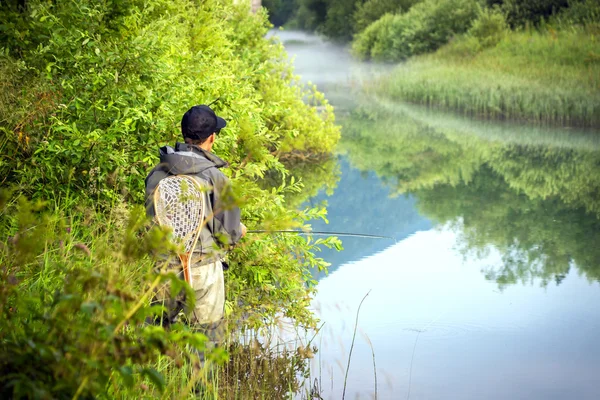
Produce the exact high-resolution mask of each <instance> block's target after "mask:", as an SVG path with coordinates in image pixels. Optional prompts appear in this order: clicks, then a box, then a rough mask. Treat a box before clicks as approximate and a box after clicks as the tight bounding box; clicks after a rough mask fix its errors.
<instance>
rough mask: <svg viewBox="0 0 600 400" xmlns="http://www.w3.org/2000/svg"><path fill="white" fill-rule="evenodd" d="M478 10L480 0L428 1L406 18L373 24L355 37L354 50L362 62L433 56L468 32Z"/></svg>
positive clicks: (400, 16)
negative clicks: (457, 35) (418, 55)
mask: <svg viewBox="0 0 600 400" xmlns="http://www.w3.org/2000/svg"><path fill="white" fill-rule="evenodd" d="M477 10H478V2H477V1H476V0H443V1H437V0H425V1H423V2H420V3H418V4H416V5H414V6H413V7H412V8H411V9H410V10H409V11H408V12H406V13H404V14H400V15H395V16H394V17H392V18H390V17H382V18H385V20H384V21H382V22H380V21H381V20H378V21H376V22H374V23H373V24H371V25H370V26H369V27H367V29H365V30H364V31H363V32H362V33H360V34H358V35H357V36H356V37H355V40H354V43H353V45H352V50H353V53H354V54H355V55H356V56H357V57H360V58H362V59H369V58H372V59H375V60H384V61H399V60H403V59H406V58H408V57H410V56H413V55H417V54H423V53H427V52H431V51H434V50H436V49H438V48H439V47H440V46H442V45H444V44H446V43H447V42H448V41H449V40H450V39H451V38H452V37H453V36H454V35H456V34H460V33H464V32H466V31H467V30H468V29H469V28H470V26H471V23H472V21H473V20H474V19H475V18H476V17H477Z"/></svg>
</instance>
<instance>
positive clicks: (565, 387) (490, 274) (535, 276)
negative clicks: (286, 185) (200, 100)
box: [279, 32, 600, 400]
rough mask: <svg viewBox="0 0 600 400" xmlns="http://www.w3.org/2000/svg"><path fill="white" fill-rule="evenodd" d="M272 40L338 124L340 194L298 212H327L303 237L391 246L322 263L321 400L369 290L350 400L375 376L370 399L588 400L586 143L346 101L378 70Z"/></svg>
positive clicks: (597, 258)
mask: <svg viewBox="0 0 600 400" xmlns="http://www.w3.org/2000/svg"><path fill="white" fill-rule="evenodd" d="M279 35H281V37H282V41H283V42H284V43H287V44H286V48H287V49H288V50H289V52H290V53H292V54H293V55H294V56H295V57H296V62H295V63H296V72H297V73H298V74H300V75H301V76H302V77H303V79H304V80H305V81H306V80H311V81H313V82H314V83H316V84H317V85H318V86H319V88H320V89H321V90H323V91H325V94H326V95H327V97H328V98H329V99H330V100H331V102H332V104H333V105H334V106H336V116H337V118H338V120H339V121H340V123H341V124H342V143H341V145H340V155H339V172H340V174H341V177H340V180H339V182H338V183H337V187H335V188H334V186H329V189H330V190H329V192H328V193H321V194H319V195H318V196H314V197H313V195H314V192H315V190H314V188H316V187H318V185H313V186H311V189H310V190H307V193H309V192H310V196H309V197H311V199H312V200H308V197H305V198H302V201H313V202H322V201H326V202H327V204H328V214H329V225H324V224H321V223H315V224H314V228H315V229H318V230H335V231H346V232H363V233H371V234H380V235H389V236H394V237H396V238H397V243H393V242H390V241H384V240H372V239H348V238H346V239H344V240H343V241H344V247H345V250H344V251H343V252H341V253H332V252H324V253H323V254H322V255H323V257H324V258H325V259H326V260H327V261H329V262H331V263H332V267H331V271H332V272H331V274H330V275H329V276H327V277H321V279H320V281H319V285H318V295H317V298H316V299H315V302H314V306H315V309H316V311H317V312H318V314H319V316H320V317H321V319H322V321H323V322H324V323H325V326H324V328H323V330H322V332H321V333H320V335H319V336H318V338H317V339H316V340H315V343H316V344H317V345H318V347H319V353H318V355H317V357H316V358H315V359H314V360H313V361H314V364H313V366H312V369H311V373H312V376H316V377H318V387H319V388H321V389H322V395H323V398H331V399H339V398H341V395H342V390H343V387H344V374H345V370H346V364H347V362H348V357H349V349H350V344H351V342H352V337H353V329H354V321H355V318H356V310H357V307H358V304H359V303H360V301H361V299H362V298H363V296H364V295H365V294H366V293H367V292H368V291H369V290H370V291H371V292H370V295H369V296H368V298H367V299H366V300H365V303H364V305H363V307H362V309H361V312H360V315H359V323H358V335H357V338H356V342H355V347H354V352H353V355H352V360H351V363H350V369H349V371H348V374H349V375H348V381H347V383H348V385H347V391H346V397H347V398H372V396H373V394H374V391H375V390H374V389H375V380H374V370H376V371H377V377H378V396H379V397H378V398H380V399H398V398H410V399H449V398H450V399H544V400H546V399H597V398H599V397H600V390H599V389H598V386H597V380H596V377H597V375H598V371H600V348H599V347H598V346H597V335H598V332H599V331H600V309H598V307H596V304H598V303H599V302H600V290H599V289H600V284H599V283H598V281H599V280H600V250H598V248H600V246H598V243H599V239H600V221H599V216H600V135H599V134H598V132H585V131H578V130H567V129H551V128H544V127H531V126H527V125H525V124H515V123H497V122H486V121H473V120H470V119H467V118H462V117H461V116H457V115H452V114H449V113H440V112H436V111H432V110H426V109H423V108H420V107H414V106H409V105H402V104H388V103H385V102H382V101H381V100H380V99H376V98H369V97H368V93H364V92H360V91H359V90H358V85H356V82H362V81H364V80H368V79H371V78H372V77H373V76H375V75H376V74H377V73H380V72H381V71H385V68H387V67H382V68H379V67H377V66H374V65H370V64H360V63H357V62H355V61H353V60H351V59H350V58H349V56H348V54H347V52H346V51H345V50H344V49H343V48H341V47H338V46H335V45H333V44H329V43H326V42H323V41H322V40H320V39H318V38H316V37H314V36H311V35H306V34H298V33H294V32H283V33H279ZM378 68H379V69H378ZM298 171H301V172H302V173H299V175H303V176H305V177H307V178H308V179H310V178H309V177H310V176H311V172H310V171H311V168H310V167H308V168H304V169H303V170H298ZM312 173H313V174H315V175H314V176H318V175H316V174H317V173H316V172H312ZM336 176H337V175H336ZM321 181H323V176H321V177H320V178H319V182H321ZM371 344H372V348H373V350H374V353H375V361H373V356H372V353H371Z"/></svg>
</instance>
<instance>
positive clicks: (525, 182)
mask: <svg viewBox="0 0 600 400" xmlns="http://www.w3.org/2000/svg"><path fill="white" fill-rule="evenodd" d="M434 122H435V123H430V122H429V121H428V118H427V117H423V116H418V115H417V116H415V115H414V114H413V115H409V113H406V112H394V113H390V112H386V111H381V109H379V110H376V111H373V110H368V109H365V108H361V109H357V110H356V111H354V112H353V113H351V114H350V116H349V117H348V118H346V119H345V120H344V121H342V123H343V126H344V128H343V132H344V134H343V138H342V148H343V150H344V151H345V152H346V153H347V154H348V158H349V160H350V162H351V164H352V165H353V166H354V167H356V168H358V169H360V170H363V171H369V170H370V171H375V173H376V174H377V175H378V176H379V177H380V178H381V179H383V180H384V181H385V182H386V184H387V185H389V186H390V187H391V189H392V191H393V192H394V193H396V194H401V193H406V194H411V195H412V196H413V197H414V198H415V199H416V204H417V208H418V210H419V212H420V213H421V214H422V215H423V216H425V217H427V218H429V219H431V220H432V221H434V222H436V223H439V224H446V225H449V226H451V227H452V228H453V229H454V230H455V231H457V232H458V233H459V234H460V236H461V239H460V245H461V248H462V250H463V252H464V253H465V254H469V255H473V254H474V255H478V256H484V255H486V254H487V253H488V252H489V251H490V250H491V249H496V250H498V251H500V253H501V254H502V264H501V265H497V266H490V267H489V268H486V269H485V270H484V271H483V272H484V274H485V276H486V277H487V278H488V279H493V280H495V281H496V282H498V284H499V286H500V287H504V286H506V285H510V284H514V283H518V282H520V283H531V282H533V281H539V282H540V283H541V284H542V285H547V284H549V283H551V282H554V283H556V284H560V282H561V280H562V279H563V278H564V277H565V276H566V274H567V273H568V272H569V270H570V268H571V267H576V268H577V269H578V270H579V271H580V273H582V274H584V275H585V276H586V277H587V278H588V279H590V280H600V246H598V243H600V220H599V217H600V150H599V149H598V148H597V147H594V146H589V147H587V148H586V147H584V146H580V145H578V146H576V147H570V146H569V145H568V141H565V140H561V141H559V142H557V143H552V141H550V140H546V141H544V140H539V141H538V143H537V144H531V141H532V140H531V136H532V135H533V134H529V137H526V136H527V134H523V135H522V136H521V137H523V138H525V137H526V139H527V141H526V140H522V141H521V140H519V139H518V138H517V139H515V138H514V135H513V136H511V140H510V141H503V140H499V139H498V132H497V130H496V131H494V136H493V137H492V138H488V139H486V131H485V127H483V128H482V125H477V124H471V125H469V124H468V123H465V124H464V125H462V126H459V125H457V123H456V121H455V120H454V121H451V123H450V122H449V123H448V124H447V125H448V126H452V128H444V123H443V121H440V120H439V117H438V119H436V120H435V121H434ZM519 129H520V130H521V131H523V130H524V128H523V127H520V128H519ZM535 131H536V133H535V134H536V135H543V134H544V130H543V129H540V128H536V130H535ZM548 131H551V130H548ZM570 134H571V135H572V133H570ZM507 136H508V135H507ZM587 138H589V136H585V134H583V138H577V140H574V142H577V143H578V144H580V143H581V142H582V141H584V142H585V140H587ZM590 143H595V141H593V140H590Z"/></svg>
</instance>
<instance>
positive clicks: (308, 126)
mask: <svg viewBox="0 0 600 400" xmlns="http://www.w3.org/2000/svg"><path fill="white" fill-rule="evenodd" d="M26 5H27V6H26V8H24V9H17V8H12V7H10V6H9V5H7V3H5V2H2V3H0V21H1V22H0V43H2V46H3V47H2V49H0V85H1V88H2V90H1V93H0V132H2V136H0V151H2V153H3V157H2V158H1V159H0V177H1V178H0V181H1V182H2V185H3V187H4V186H11V187H14V188H15V191H18V192H19V193H21V194H23V195H26V196H27V197H30V198H33V199H34V201H35V202H37V201H39V200H41V199H44V200H47V201H48V203H46V204H47V207H48V212H49V214H39V215H38V214H35V213H36V212H37V211H35V210H33V209H32V207H31V206H27V205H26V204H28V203H23V205H22V206H21V208H20V209H21V210H22V212H20V213H19V214H18V216H15V215H17V214H15V213H16V211H15V210H13V209H11V210H9V211H0V238H3V240H4V238H5V237H7V236H8V235H13V238H14V237H15V234H16V233H18V236H17V239H13V240H12V242H11V243H8V242H6V243H2V244H0V250H1V251H2V253H1V255H0V258H1V259H0V265H2V267H3V268H4V267H5V268H4V270H3V272H2V277H3V282H2V289H0V292H1V294H0V306H2V307H3V308H2V310H3V311H2V312H3V316H2V320H3V322H2V323H3V324H4V325H2V326H1V327H0V335H2V337H1V338H0V343H1V345H2V352H3V354H2V355H0V358H1V359H2V362H0V368H1V369H2V371H3V372H5V371H9V370H10V371H12V375H6V374H2V375H3V378H2V379H4V377H6V379H5V380H2V381H1V382H2V388H3V389H2V390H6V392H3V393H13V391H14V390H17V392H16V393H17V395H18V394H21V395H23V396H30V397H35V396H36V394H35V393H39V394H40V395H39V397H44V394H47V397H52V398H54V397H56V398H66V397H70V398H72V397H86V398H92V397H98V396H100V397H101V396H103V395H105V394H106V392H107V391H109V392H110V396H112V397H127V396H130V397H133V398H141V397H144V396H146V397H149V398H151V397H159V396H163V397H169V398H171V397H178V398H179V397H181V396H185V395H188V394H189V393H191V391H192V390H193V389H197V387H195V386H196V383H198V379H199V378H198V364H197V358H195V356H194V354H195V352H194V350H193V348H196V349H200V350H202V348H203V347H202V346H203V342H202V340H203V336H201V335H195V334H192V333H190V332H189V330H188V328H186V327H183V326H176V327H174V328H172V329H171V330H169V331H164V330H162V328H156V327H152V326H147V325H144V324H143V321H144V320H145V318H146V317H152V316H153V315H156V314H157V313H160V310H159V309H156V308H152V307H149V306H148V302H149V297H150V296H151V293H152V289H153V287H155V286H157V285H160V284H163V283H165V280H167V281H168V282H169V283H170V284H171V285H172V287H173V288H174V289H173V291H174V292H177V291H178V289H185V288H187V285H184V284H182V283H181V281H180V280H179V279H177V278H176V277H175V275H174V274H173V273H171V274H159V275H156V274H155V273H154V272H153V269H152V266H153V265H154V259H153V257H154V255H155V254H156V253H157V252H159V251H158V249H159V248H158V247H156V246H157V244H158V243H160V244H162V243H164V242H166V241H167V236H166V233H165V232H161V231H158V230H155V229H152V230H149V231H148V232H146V230H147V227H146V225H145V224H146V221H145V217H144V216H143V215H139V214H135V217H134V218H132V219H131V221H132V222H131V224H130V225H127V224H126V223H125V222H124V221H125V220H126V219H125V218H124V217H123V215H126V214H127V213H128V209H129V208H130V207H131V204H132V203H133V204H136V203H137V204H141V203H142V200H143V199H142V197H143V193H144V190H143V185H144V183H143V180H144V177H145V175H146V172H147V170H148V169H149V168H151V167H152V166H154V165H155V164H156V163H157V162H158V157H157V148H158V147H159V146H162V145H165V144H172V143H173V141H175V140H177V139H179V138H180V133H179V126H178V125H179V120H180V118H181V115H183V112H185V110H186V109H188V108H189V107H190V106H191V105H194V104H202V103H204V104H207V103H210V102H213V101H215V103H214V105H213V108H215V109H216V111H217V112H218V113H219V114H220V115H223V116H224V117H225V118H226V119H227V121H228V126H227V129H225V130H223V131H222V132H221V133H220V135H219V139H218V140H217V142H216V145H215V149H214V150H215V152H216V153H217V154H218V155H219V156H222V157H223V158H224V159H226V160H227V161H229V162H230V165H231V167H232V168H231V169H229V170H227V171H226V173H227V174H229V175H230V178H231V180H232V182H233V188H234V192H235V193H234V194H235V198H236V200H237V201H238V202H239V204H240V205H241V206H242V213H243V220H244V222H245V223H246V225H247V226H248V227H249V228H250V229H257V228H258V229H282V228H294V227H298V228H305V229H309V226H307V225H306V221H308V220H311V219H315V218H321V219H324V218H325V215H326V213H325V210H324V209H323V208H322V207H317V208H309V209H306V210H296V209H295V208H294V207H293V204H288V203H287V202H286V201H287V200H286V198H288V197H289V198H293V196H294V195H298V196H300V195H299V193H300V192H302V191H303V190H304V188H305V187H306V188H307V190H309V191H310V192H314V191H317V190H318V188H320V187H321V184H326V183H327V184H329V185H334V184H335V183H334V182H332V181H331V179H330V180H328V181H327V182H326V181H325V180H323V181H322V182H320V183H313V182H308V181H307V182H306V186H304V182H301V179H299V177H296V176H294V174H295V173H298V174H300V173H301V172H302V171H297V172H294V171H293V170H290V169H288V167H289V165H291V164H292V161H293V160H295V159H301V158H305V159H309V160H327V159H328V155H329V154H330V153H331V151H332V149H333V148H334V146H335V145H336V143H337V140H338V138H339V129H338V128H337V127H336V126H335V125H334V117H333V109H332V107H331V106H330V105H329V104H328V103H327V101H326V100H325V99H324V97H323V95H322V94H321V93H318V92H317V91H316V89H315V88H311V87H305V86H304V85H301V84H300V83H299V80H298V78H297V77H295V76H294V74H293V70H292V68H291V65H290V64H289V62H288V60H287V56H286V54H285V52H284V50H283V47H282V46H281V45H280V44H278V43H277V42H276V41H274V40H270V39H266V38H265V34H266V33H267V30H268V27H269V24H268V22H267V20H266V14H264V13H259V14H258V15H252V14H250V13H249V10H248V7H247V5H246V4H243V5H237V6H236V5H233V4H232V2H231V1H229V0H208V1H203V2H189V1H187V0H175V1H172V0H169V1H166V0H156V1H152V2H142V1H136V0H119V1H79V2H47V1H41V0H40V1H28V2H27V3H26ZM317 107H318V108H317ZM283 161H285V164H284V162H283ZM326 170H333V168H332V167H331V166H327V167H326ZM273 171H275V173H277V174H279V175H281V176H283V177H284V179H283V180H282V182H280V183H279V184H278V185H268V184H267V183H266V182H264V180H265V177H266V176H267V174H269V173H272V172H273ZM305 175H307V176H308V174H305ZM332 179H333V180H335V176H334V177H333V178H332ZM288 195H289V196H288ZM6 199H9V200H8V201H7V202H6V203H7V204H8V206H9V207H13V206H14V204H15V200H10V199H11V197H10V196H5V195H4V193H2V195H0V200H3V202H4V200H6ZM34 204H37V203H34ZM43 215H49V217H47V218H48V220H49V221H50V220H52V221H54V220H55V219H61V220H64V219H65V218H66V219H67V220H69V221H70V222H69V228H70V229H71V233H69V235H67V236H65V233H64V232H65V231H64V230H63V229H62V228H61V227H60V225H57V224H58V223H56V224H55V225H52V224H50V223H48V224H47V223H46V222H44V223H43V224H39V223H38V222H39V221H45V220H44V218H46V217H43ZM50 216H51V217H50ZM59 216H60V217H59ZM23 221H26V222H23ZM19 224H20V225H19ZM36 224H37V225H40V226H38V227H36V228H35V229H34V228H33V227H34V226H35V225H36ZM18 226H22V228H18ZM128 226H129V227H128ZM44 227H48V228H47V229H46V228H44ZM29 228H32V229H29ZM44 229H46V230H44ZM53 232H54V233H53ZM61 235H63V236H64V237H63V236H61ZM40 237H41V238H44V240H39V238H40ZM13 242H14V243H13ZM115 243H116V244H115ZM321 246H332V247H339V241H338V240H337V239H336V238H328V239H319V240H316V241H313V240H312V239H310V238H305V237H302V236H299V235H275V234H273V235H260V236H258V235H255V236H252V235H250V234H249V235H248V237H247V238H246V240H245V241H244V242H243V243H242V244H240V245H239V246H238V247H237V248H236V249H235V250H234V251H233V252H232V253H231V255H230V260H229V261H230V266H231V269H230V270H229V272H228V273H227V276H226V282H227V296H228V297H227V304H226V312H227V314H228V316H229V317H230V318H231V321H233V322H235V323H236V327H240V325H241V328H247V327H252V328H257V329H258V328H260V327H264V325H265V324H266V323H269V322H273V321H274V320H275V319H277V318H280V317H281V316H285V317H286V318H289V319H290V320H292V321H294V322H295V323H296V324H300V325H304V326H315V323H316V320H315V317H314V315H313V314H312V312H311V311H310V310H309V308H308V306H309V304H310V301H311V295H312V294H313V293H314V283H315V282H314V280H313V278H312V274H311V270H312V269H319V270H322V269H324V268H326V267H327V264H326V263H325V262H324V261H323V260H322V259H319V258H318V257H316V256H315V253H316V251H318V249H319V248H320V247H321ZM15 279H16V281H15ZM5 282H8V283H6V284H5ZM113 289H114V290H113ZM188 289H189V288H188ZM115 290H116V291H115ZM65 296H66V297H65ZM187 297H188V300H190V299H191V298H193V296H191V294H190V295H188V296H187ZM5 306H6V307H5ZM7 313H13V314H7ZM7 315H13V317H10V318H9V317H7ZM240 321H241V322H240ZM28 340H30V341H31V343H33V344H34V346H32V345H31V343H30V342H28ZM78 340H80V342H78ZM120 346H121V347H120ZM123 346H124V347H123ZM213 358H214V360H215V361H218V360H221V359H222V352H221V351H218V350H217V351H215V352H214V357H213ZM11 363H12V364H11ZM39 365H42V367H38V366H39ZM38 369H39V373H38V372H37V371H38ZM155 371H156V372H155ZM36 374H39V375H36ZM159 374H160V375H159ZM38 378H39V379H38ZM163 381H164V385H163ZM11 382H12V383H11ZM152 382H153V383H154V384H155V385H157V386H156V388H154V387H152V386H151V388H150V389H143V388H144V387H146V386H147V384H148V383H152ZM161 386H164V392H163V393H162V394H161V388H160V387H161ZM200 386H202V385H200ZM78 390H80V392H79V393H77V391H78Z"/></svg>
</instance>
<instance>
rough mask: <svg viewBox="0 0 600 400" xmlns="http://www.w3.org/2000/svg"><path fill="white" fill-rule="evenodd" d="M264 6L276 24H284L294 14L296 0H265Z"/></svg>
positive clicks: (270, 18)
mask: <svg viewBox="0 0 600 400" xmlns="http://www.w3.org/2000/svg"><path fill="white" fill-rule="evenodd" d="M262 6H263V7H264V8H266V9H267V11H268V12H269V21H271V23H272V24H273V25H275V26H282V25H284V24H285V23H286V22H288V21H289V20H290V19H291V18H292V16H293V15H294V11H295V10H296V7H297V4H296V0H265V1H263V2H262Z"/></svg>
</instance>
